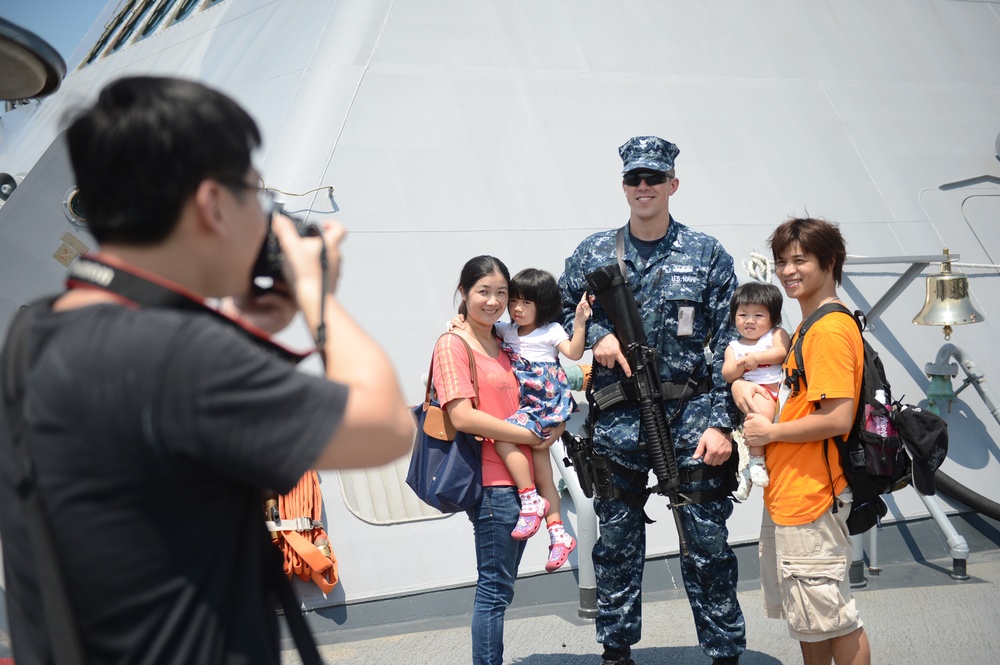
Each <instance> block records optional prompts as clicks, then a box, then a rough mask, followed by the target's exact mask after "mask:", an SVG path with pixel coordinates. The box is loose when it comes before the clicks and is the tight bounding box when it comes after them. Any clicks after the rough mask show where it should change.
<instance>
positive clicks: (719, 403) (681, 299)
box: [559, 159, 746, 658]
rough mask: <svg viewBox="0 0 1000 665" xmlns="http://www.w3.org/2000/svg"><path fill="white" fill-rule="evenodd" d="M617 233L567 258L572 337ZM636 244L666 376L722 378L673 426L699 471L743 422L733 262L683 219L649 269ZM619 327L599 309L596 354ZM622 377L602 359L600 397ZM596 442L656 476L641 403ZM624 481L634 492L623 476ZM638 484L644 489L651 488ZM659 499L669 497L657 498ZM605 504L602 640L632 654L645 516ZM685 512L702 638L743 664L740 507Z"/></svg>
mask: <svg viewBox="0 0 1000 665" xmlns="http://www.w3.org/2000/svg"><path fill="white" fill-rule="evenodd" d="M671 162H672V159H671ZM615 234H616V230H610V231H604V232H600V233H596V234H594V235H592V236H590V237H589V238H587V239H586V240H584V241H583V242H582V243H581V244H580V245H579V246H578V247H577V249H576V251H575V252H574V253H573V255H572V256H571V257H570V258H568V259H567V260H566V267H565V272H564V273H563V275H562V276H561V277H560V279H559V285H560V288H561V290H562V298H563V312H564V324H565V325H566V328H567V330H572V327H573V318H574V314H575V309H576V304H577V303H578V302H579V301H580V297H581V296H582V295H583V292H584V291H585V290H586V289H587V283H586V280H585V275H587V274H589V273H591V272H593V271H594V270H596V269H598V268H600V267H602V266H605V265H608V264H609V263H613V262H614V261H615ZM625 238H626V240H625V255H624V260H625V266H626V270H627V278H628V282H629V284H630V286H631V287H632V291H633V293H634V294H635V299H636V302H637V303H638V305H639V310H640V313H641V316H642V321H643V328H644V329H645V333H646V337H647V341H648V344H649V346H650V347H652V348H654V349H656V350H657V351H659V354H660V363H659V365H660V374H661V377H662V380H663V381H671V382H678V383H683V382H685V381H686V380H687V379H688V378H689V377H691V378H694V379H696V380H697V379H700V378H703V377H706V376H707V375H708V374H709V373H711V377H712V389H711V391H710V392H708V393H704V394H701V395H697V396H695V397H693V398H691V399H690V400H689V401H688V402H687V403H686V404H685V406H684V408H683V411H682V413H681V414H680V415H679V416H678V417H677V418H676V419H674V420H673V421H672V422H671V425H670V427H671V432H672V434H673V440H674V447H675V450H676V455H677V462H678V466H679V467H680V468H682V469H683V468H687V467H695V466H699V465H701V464H702V462H701V461H699V460H693V459H692V455H693V454H694V452H695V449H696V448H697V446H698V440H699V438H700V437H701V435H702V433H703V432H704V431H705V429H706V428H708V427H710V426H713V425H715V426H719V427H727V428H731V427H732V426H733V424H734V422H736V421H735V417H736V410H735V405H734V404H733V402H732V398H731V396H730V393H729V387H728V386H727V385H726V381H725V380H724V379H723V378H722V361H723V358H724V355H725V354H724V351H725V348H726V345H727V344H728V343H729V341H730V340H732V339H735V338H736V333H735V330H734V328H733V327H732V326H731V325H730V324H729V301H730V299H731V298H732V295H733V291H734V290H735V289H736V284H737V280H736V276H735V274H734V272H733V259H732V257H731V256H730V255H729V254H728V253H726V251H725V250H724V249H723V248H722V245H721V244H720V243H719V242H718V241H717V240H716V239H714V238H712V237H711V236H708V235H706V234H704V233H700V232H698V231H694V230H692V229H690V228H688V227H686V226H684V225H682V224H679V223H677V222H676V221H674V220H673V219H671V220H670V225H669V227H668V230H667V235H666V236H665V237H664V238H663V239H662V240H661V241H660V243H659V244H658V245H657V246H656V248H655V249H654V250H653V253H652V254H651V255H650V257H649V260H648V261H647V262H643V260H642V259H641V257H640V256H639V254H638V253H637V251H636V249H635V248H634V247H633V246H632V244H631V243H630V241H629V234H628V228H627V227H626V234H625ZM680 307H693V308H694V323H693V330H692V334H691V335H685V336H678V335H677V331H678V321H677V317H678V310H679V308H680ZM613 332H614V330H613V327H612V325H611V322H610V320H609V319H608V316H607V313H606V312H605V311H604V309H603V308H602V307H601V304H600V303H599V302H595V303H594V306H593V316H592V317H591V319H590V321H589V324H588V330H587V348H592V347H593V345H594V344H595V343H596V342H597V341H598V340H600V339H601V338H602V337H604V336H605V335H609V334H612V333H613ZM706 346H707V348H708V350H709V351H710V352H711V353H713V354H714V360H713V361H712V363H711V367H709V366H708V361H707V360H706ZM622 378H624V374H623V373H622V372H621V370H620V369H619V368H617V367H616V368H615V369H613V370H609V369H607V368H605V367H603V366H601V365H598V364H596V363H595V364H594V368H593V379H592V380H593V386H594V389H595V390H599V389H600V388H603V387H605V386H608V385H611V384H613V383H615V382H616V381H619V380H620V379H622ZM676 407H677V402H676V401H667V402H664V408H665V410H666V411H665V415H666V416H667V419H668V420H670V418H671V416H672V415H673V414H674V411H675V409H676ZM593 439H594V448H595V451H596V453H597V454H598V455H601V456H602V457H606V458H609V459H611V460H614V461H615V462H617V463H619V464H621V465H622V466H625V467H627V468H629V469H634V470H638V471H641V472H645V473H647V474H648V472H649V470H650V469H651V462H650V458H649V455H648V454H647V452H646V448H645V446H644V445H643V434H642V432H641V430H640V426H639V412H638V408H636V407H619V408H615V409H611V410H608V411H606V412H604V413H602V414H600V416H599V419H598V421H597V422H596V423H595V424H594V431H593ZM734 454H735V453H734ZM614 482H615V484H616V485H617V486H620V487H625V488H628V485H627V483H626V482H625V481H623V480H622V479H621V478H619V477H617V476H616V477H615V479H614ZM722 482H723V478H722V477H717V478H714V479H712V480H705V481H701V483H699V484H689V485H683V484H682V485H681V487H680V491H682V492H683V491H693V490H698V489H706V488H707V487H712V486H718V485H720V484H721V483H722ZM630 489H631V490H633V491H636V492H641V491H642V489H643V488H642V487H632V488H630ZM649 500H650V501H656V500H665V499H664V498H661V497H659V495H656V494H653V495H652V496H651V497H650V499H649ZM594 508H595V510H596V512H597V515H598V517H599V519H600V523H601V528H600V538H599V539H598V541H597V544H596V546H595V547H594V551H593V556H594V566H595V569H596V574H597V586H598V604H597V605H598V615H597V640H598V642H600V643H601V644H603V645H604V646H605V647H606V648H611V649H625V648H627V647H630V646H631V645H633V644H635V643H636V642H638V641H639V639H640V637H641V619H642V607H641V603H642V595H641V585H642V573H643V565H644V561H645V551H646V538H645V523H644V522H643V511H642V510H638V509H635V508H632V507H630V506H628V505H627V504H625V503H624V502H622V501H620V500H617V499H600V498H596V497H595V499H594ZM679 510H680V517H681V522H682V524H683V527H684V531H685V534H686V535H687V540H688V545H689V548H690V556H689V557H683V556H682V557H681V561H680V564H681V572H682V575H683V579H684V587H685V590H686V591H687V595H688V600H689V601H690V603H691V610H692V612H693V613H694V621H695V626H696V628H697V632H698V641H699V643H700V644H701V647H702V649H704V651H705V653H706V654H707V655H708V656H709V657H711V658H727V657H734V656H735V657H738V656H739V654H741V653H742V652H743V651H744V649H745V648H746V628H745V623H744V619H743V613H742V610H741V609H740V606H739V603H738V601H737V599H736V581H737V562H736V555H735V553H734V552H733V550H732V548H730V547H729V544H728V542H727V541H728V535H729V532H728V529H727V528H726V519H727V518H728V517H729V516H730V515H731V514H732V511H733V504H732V501H731V500H730V499H729V498H728V497H726V498H724V499H721V500H716V501H713V502H710V503H705V504H701V505H689V506H685V507H683V508H680V509H679ZM671 521H672V520H671Z"/></svg>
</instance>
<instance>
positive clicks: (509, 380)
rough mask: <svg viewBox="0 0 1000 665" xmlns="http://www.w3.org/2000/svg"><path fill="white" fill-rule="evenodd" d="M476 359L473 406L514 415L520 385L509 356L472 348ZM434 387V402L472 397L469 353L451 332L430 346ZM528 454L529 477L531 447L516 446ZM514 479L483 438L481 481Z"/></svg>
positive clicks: (493, 413) (494, 482)
mask: <svg viewBox="0 0 1000 665" xmlns="http://www.w3.org/2000/svg"><path fill="white" fill-rule="evenodd" d="M472 356H473V358H475V360H476V379H477V381H478V383H479V400H478V402H477V404H476V408H478V409H479V410H480V411H483V412H484V413H488V414H490V415H491V416H494V417H496V418H499V419H500V420H504V419H506V418H507V417H508V416H512V415H514V412H516V411H517V409H518V407H520V406H521V392H520V386H519V385H518V382H517V376H515V374H514V369H513V368H512V367H511V364H510V358H508V357H507V354H506V353H504V352H503V351H501V352H500V355H499V356H497V357H496V358H490V357H489V356H484V355H483V354H481V353H479V352H477V351H473V353H472ZM433 372H434V390H435V392H436V393H437V398H438V402H439V403H440V404H447V403H448V402H450V401H452V400H456V399H461V398H463V397H465V398H468V399H472V398H474V397H475V396H476V391H475V389H474V388H473V385H472V373H471V372H470V371H469V354H468V352H467V351H466V348H465V345H464V344H462V340H460V339H458V338H457V336H455V335H442V336H441V337H440V338H439V339H438V341H437V344H436V345H435V346H434V369H433ZM519 448H520V449H521V451H522V452H524V454H525V455H526V456H527V458H528V464H529V467H530V468H531V477H532V478H534V476H535V470H534V466H532V465H531V448H530V447H528V446H519ZM514 484H515V483H514V479H513V478H511V476H510V472H509V471H508V470H507V467H506V466H505V465H504V463H503V460H502V459H500V456H499V455H498V454H497V450H496V448H495V447H494V446H493V441H492V440H491V439H485V440H484V441H483V485H484V486H485V487H492V486H510V485H514Z"/></svg>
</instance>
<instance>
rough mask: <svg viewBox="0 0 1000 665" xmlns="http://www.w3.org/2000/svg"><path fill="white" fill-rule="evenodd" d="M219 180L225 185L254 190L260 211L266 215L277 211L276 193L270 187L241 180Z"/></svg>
mask: <svg viewBox="0 0 1000 665" xmlns="http://www.w3.org/2000/svg"><path fill="white" fill-rule="evenodd" d="M219 182H221V183H222V184H223V185H225V186H227V187H234V188H236V189H252V190H254V192H256V194H257V203H259V204H260V209H261V211H262V212H263V213H264V214H265V215H266V216H268V217H270V216H271V215H272V214H274V213H275V212H277V211H278V210H277V208H276V207H275V196H276V194H275V193H274V192H273V191H271V190H270V189H264V188H263V187H260V186H258V185H250V184H248V183H246V182H243V181H242V180H220V181H219Z"/></svg>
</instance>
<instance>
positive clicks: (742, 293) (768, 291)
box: [729, 282, 782, 326]
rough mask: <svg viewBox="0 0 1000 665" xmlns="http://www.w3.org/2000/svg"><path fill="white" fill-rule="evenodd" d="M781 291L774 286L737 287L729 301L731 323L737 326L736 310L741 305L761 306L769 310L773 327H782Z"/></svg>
mask: <svg viewBox="0 0 1000 665" xmlns="http://www.w3.org/2000/svg"><path fill="white" fill-rule="evenodd" d="M781 301H782V296H781V290H780V289H778V287H777V286H775V285H774V284H762V283H761V282H747V283H746V284H740V285H739V286H738V287H736V292H735V293H733V299H732V300H730V301H729V323H731V324H733V325H735V324H736V308H737V307H739V306H740V305H760V306H761V307H766V308H767V313H768V315H770V317H771V325H772V326H780V325H781Z"/></svg>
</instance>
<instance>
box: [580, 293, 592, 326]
mask: <svg viewBox="0 0 1000 665" xmlns="http://www.w3.org/2000/svg"><path fill="white" fill-rule="evenodd" d="M591 314H593V310H591V309H590V301H589V299H588V298H587V292H586V291H584V292H583V297H582V298H580V302H578V303H577V304H576V322H577V323H583V322H584V321H586V320H587V319H589V318H590V315H591Z"/></svg>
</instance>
